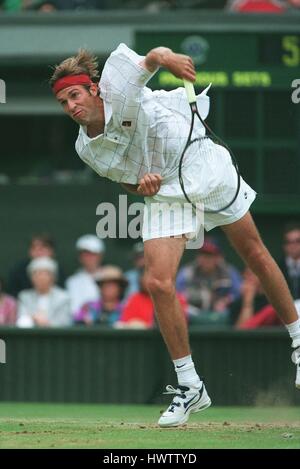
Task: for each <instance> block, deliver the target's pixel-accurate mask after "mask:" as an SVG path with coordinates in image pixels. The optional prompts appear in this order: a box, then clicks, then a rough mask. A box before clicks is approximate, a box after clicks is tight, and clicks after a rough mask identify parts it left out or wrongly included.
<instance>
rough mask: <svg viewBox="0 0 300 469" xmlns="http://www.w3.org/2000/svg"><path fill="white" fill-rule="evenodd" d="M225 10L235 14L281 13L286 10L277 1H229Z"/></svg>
mask: <svg viewBox="0 0 300 469" xmlns="http://www.w3.org/2000/svg"><path fill="white" fill-rule="evenodd" d="M226 8H227V9H228V10H230V11H233V12H235V13H283V12H284V11H285V10H286V7H285V5H284V4H283V3H282V2H280V1H278V0H230V1H229V2H228V4H227V6H226Z"/></svg>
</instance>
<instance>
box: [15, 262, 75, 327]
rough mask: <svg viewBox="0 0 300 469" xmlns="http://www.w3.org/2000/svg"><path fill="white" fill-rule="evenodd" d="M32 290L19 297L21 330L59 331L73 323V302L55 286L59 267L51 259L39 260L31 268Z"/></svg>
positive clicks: (29, 270)
mask: <svg viewBox="0 0 300 469" xmlns="http://www.w3.org/2000/svg"><path fill="white" fill-rule="evenodd" d="M28 274H29V276H30V278H31V282H32V285H33V289H30V290H24V291H22V292H21V293H20V294H19V297H18V318H17V326H19V327H33V326H37V327H52V326H53V327H59V326H68V325H70V323H71V312H70V301H69V296H68V294H67V292H66V291H65V290H63V289H62V288H59V287H57V286H55V279H56V274H57V263H56V262H55V261H54V260H53V259H51V258H50V257H38V258H36V259H34V260H32V261H31V262H30V264H29V266H28Z"/></svg>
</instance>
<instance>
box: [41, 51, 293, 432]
mask: <svg viewBox="0 0 300 469" xmlns="http://www.w3.org/2000/svg"><path fill="white" fill-rule="evenodd" d="M160 66H163V67H165V68H166V69H168V70H169V71H170V72H171V73H173V74H174V75H175V76H176V77H178V78H183V79H185V80H189V81H192V82H193V81H195V78H196V74H195V68H194V65H193V62H192V59H191V58H190V57H188V56H185V55H182V54H176V53H174V52H173V51H172V50H170V49H168V48H165V47H158V48H155V49H152V50H151V51H150V52H148V54H147V55H146V56H145V57H143V56H139V55H138V54H136V53H135V52H134V51H132V50H130V49H129V48H128V47H127V46H126V45H125V44H121V45H120V46H119V47H118V48H117V49H116V50H115V51H114V52H113V53H112V54H111V55H110V57H109V58H108V60H107V61H106V64H105V66H104V69H103V72H102V76H101V79H100V82H99V83H98V81H99V75H98V71H97V61H96V58H95V57H93V56H92V55H90V54H89V53H88V52H87V51H80V52H79V54H78V55H77V56H76V57H73V58H69V59H66V60H65V61H63V62H62V63H61V64H60V65H58V66H57V67H56V68H55V70H54V73H53V75H52V77H51V79H50V85H51V87H52V90H53V92H54V94H55V96H56V99H57V100H58V102H59V103H60V104H61V105H62V107H63V110H64V111H65V113H66V114H68V115H69V116H70V117H71V118H72V119H73V120H74V121H75V122H76V123H78V124H79V125H80V130H79V136H78V139H77V141H76V150H77V153H78V155H79V156H80V158H82V160H83V161H85V162H86V163H87V164H88V165H89V166H91V167H92V168H93V169H94V170H95V171H96V172H97V173H98V174H99V175H100V176H104V177H107V178H109V179H111V180H113V181H116V182H119V183H121V184H122V185H123V186H124V187H126V189H127V190H129V191H131V192H133V193H135V194H140V195H143V196H145V204H146V206H148V207H149V206H151V208H152V206H154V207H157V205H158V204H157V203H158V202H165V203H166V204H165V205H166V211H168V210H169V209H168V207H169V206H170V205H171V204H172V202H174V200H175V201H176V202H179V204H178V205H179V211H180V207H181V206H182V204H183V203H184V202H185V198H184V195H183V194H182V191H181V188H180V185H179V182H178V162H179V159H180V155H181V153H182V151H183V148H184V146H185V143H186V139H187V135H188V132H189V128H190V118H191V117H190V109H189V106H188V102H187V99H186V96H185V92H184V89H183V88H178V89H176V90H174V91H171V92H165V91H154V92H153V91H151V90H150V89H149V88H147V87H146V84H147V82H148V81H149V79H150V78H151V77H152V75H153V74H154V73H155V72H156V71H157V70H158V68H159V67H160ZM197 103H198V107H199V110H200V113H201V114H202V118H205V117H206V115H207V113H208V108H209V100H208V97H207V96H206V93H205V92H204V93H202V95H200V96H198V98H197ZM204 135H205V129H204V127H203V126H202V124H200V123H199V125H198V126H197V127H196V128H195V136H198V137H203V136H204ZM183 177H184V178H185V179H186V181H187V184H185V186H186V187H187V188H188V195H196V196H198V197H199V198H200V200H201V201H203V203H204V206H205V203H206V201H207V199H208V198H209V196H210V194H216V193H221V195H222V191H223V192H224V187H225V188H226V190H227V192H228V190H229V193H230V189H231V193H230V197H231V198H230V199H229V201H230V200H231V199H232V191H233V190H235V188H236V174H235V171H234V170H233V165H232V164H231V159H230V155H229V153H228V152H227V151H226V150H225V149H224V148H223V147H220V146H219V145H216V144H214V143H213V142H212V141H210V140H209V139H204V138H202V139H200V140H199V146H198V147H197V146H196V150H194V151H193V152H192V153H191V154H189V155H188V157H187V159H186V164H185V165H184V167H183ZM254 198H255V192H254V191H253V190H252V189H251V188H250V187H249V186H248V185H247V184H246V182H245V181H243V179H242V180H241V190H240V192H239V195H238V197H237V199H236V200H235V202H234V203H233V204H232V205H231V206H230V207H229V208H228V209H226V210H225V211H223V212H221V213H218V214H211V213H210V214H205V218H204V226H205V229H206V230H210V229H212V228H214V227H215V226H221V227H222V229H223V230H224V232H225V233H226V235H227V236H228V238H229V239H230V241H231V243H232V244H233V246H234V247H235V249H236V251H237V252H238V253H239V254H240V256H241V257H242V258H243V259H244V261H245V262H247V263H248V265H249V267H250V268H251V269H252V270H253V271H254V272H255V274H256V275H257V276H258V277H259V278H260V280H261V283H262V285H263V287H264V289H265V291H266V294H267V296H268V298H269V301H270V302H271V303H272V304H273V306H274V307H275V309H276V310H277V312H278V314H279V316H280V317H281V319H282V320H283V322H284V323H285V324H286V326H287V328H288V331H289V333H290V336H291V338H292V340H293V348H294V349H295V351H294V354H293V361H294V362H295V363H296V364H297V377H296V385H297V386H298V387H299V388H300V368H299V366H300V365H299V362H300V321H299V319H298V315H297V312H296V310H295V307H294V304H293V301H292V298H291V295H290V293H289V290H288V287H287V285H286V282H285V280H284V277H283V275H282V273H281V272H280V270H279V268H278V266H277V265H276V263H275V262H274V260H273V259H272V257H271V256H270V254H269V252H268V251H267V249H266V247H265V246H264V245H263V243H262V241H261V239H260V236H259V234H258V232H257V230H256V227H255V225H254V222H253V220H252V217H251V215H250V213H249V207H250V205H251V203H252V202H253V200H254ZM223 200H224V203H226V197H225V196H224V198H223ZM229 201H228V202H229ZM145 212H146V211H145ZM159 216H160V214H159V211H156V210H154V211H153V216H152V213H151V216H150V220H148V221H149V222H148V223H147V224H145V223H144V226H145V225H146V226H147V228H145V227H143V240H144V247H145V265H146V272H147V285H148V290H149V292H150V293H151V296H152V299H153V301H154V303H155V310H156V315H157V319H158V323H159V326H160V330H161V332H162V335H163V337H164V340H165V342H166V344H167V347H168V350H169V353H170V355H171V358H172V360H173V363H174V366H175V371H176V373H177V377H178V387H177V388H176V389H175V388H173V387H172V386H168V387H167V391H168V393H170V394H175V397H174V399H173V401H172V403H171V405H170V406H169V408H168V409H167V410H166V411H165V412H164V413H163V414H162V416H161V417H160V419H159V425H160V426H163V427H168V426H177V425H181V424H183V423H185V422H186V421H187V420H188V418H189V415H190V413H191V412H198V411H199V410H203V409H205V408H207V407H208V406H209V405H210V403H211V401H210V398H209V396H208V394H207V392H206V389H205V386H204V384H203V382H202V380H201V379H200V377H199V376H198V374H197V372H196V370H195V367H194V364H193V361H192V357H191V352H190V347H189V340H188V331H187V325H186V320H185V317H184V315H183V312H182V310H181V307H180V305H179V303H178V300H177V297H176V294H175V278H176V272H177V269H178V265H179V262H180V259H181V256H182V254H183V251H184V248H185V244H186V237H187V235H189V234H190V233H194V232H195V227H196V225H195V219H193V218H192V219H191V220H188V221H187V222H186V223H184V225H182V224H177V223H176V217H175V218H174V220H175V221H174V223H171V224H169V225H168V226H161V225H160V223H159Z"/></svg>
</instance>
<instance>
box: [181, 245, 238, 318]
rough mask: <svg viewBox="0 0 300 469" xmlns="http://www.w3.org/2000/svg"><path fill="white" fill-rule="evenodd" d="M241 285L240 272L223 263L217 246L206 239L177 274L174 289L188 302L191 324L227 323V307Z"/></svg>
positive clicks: (236, 295)
mask: <svg viewBox="0 0 300 469" xmlns="http://www.w3.org/2000/svg"><path fill="white" fill-rule="evenodd" d="M240 287H241V276H240V274H239V272H238V271H237V269H235V268H234V267H233V266H231V265H230V264H228V263H227V262H225V260H224V257H223V255H222V253H221V250H220V248H219V246H218V245H217V244H216V242H215V241H214V240H213V239H209V238H208V239H207V240H206V241H205V242H204V244H203V246H202V248H201V249H200V250H199V251H198V254H197V257H196V259H195V261H194V262H192V263H190V264H188V265H186V266H185V267H183V268H181V269H180V271H179V273H178V277H177V289H178V291H180V292H183V293H184V294H185V296H186V299H187V302H188V304H189V321H190V324H193V323H211V322H212V323H215V322H216V323H227V322H229V306H230V304H231V303H232V302H233V301H234V300H235V299H236V298H238V297H239V295H240Z"/></svg>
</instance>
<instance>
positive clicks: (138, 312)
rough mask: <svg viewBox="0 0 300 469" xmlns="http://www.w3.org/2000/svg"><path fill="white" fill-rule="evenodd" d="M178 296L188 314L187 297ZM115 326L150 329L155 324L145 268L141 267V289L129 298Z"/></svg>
mask: <svg viewBox="0 0 300 469" xmlns="http://www.w3.org/2000/svg"><path fill="white" fill-rule="evenodd" d="M177 296H178V300H179V301H180V303H181V306H182V308H183V311H184V313H185V314H187V303H186V300H185V297H184V296H183V295H182V294H180V293H178V294H177ZM115 326H116V327H118V328H120V329H121V328H139V329H149V328H152V327H154V326H155V310H154V305H153V302H152V299H151V296H150V295H149V293H148V290H147V280H146V274H145V271H144V269H140V272H139V291H138V292H136V293H133V294H132V295H131V296H130V297H129V298H128V299H127V302H126V304H125V307H124V309H123V312H122V314H121V317H120V320H119V321H118V323H117V324H116V325H115Z"/></svg>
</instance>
